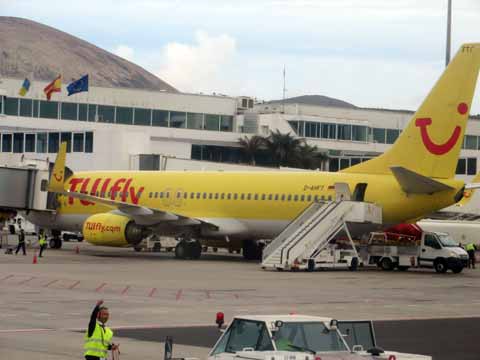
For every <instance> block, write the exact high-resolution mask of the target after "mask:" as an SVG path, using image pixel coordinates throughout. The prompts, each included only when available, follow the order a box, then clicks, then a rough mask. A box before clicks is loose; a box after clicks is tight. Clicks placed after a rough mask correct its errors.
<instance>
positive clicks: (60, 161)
mask: <svg viewBox="0 0 480 360" xmlns="http://www.w3.org/2000/svg"><path fill="white" fill-rule="evenodd" d="M66 154H67V143H66V142H62V143H61V144H60V149H59V150H58V153H57V158H56V159H55V164H54V165H53V171H52V174H51V175H50V181H49V183H48V191H51V192H63V191H64V187H63V183H64V182H65V158H66Z"/></svg>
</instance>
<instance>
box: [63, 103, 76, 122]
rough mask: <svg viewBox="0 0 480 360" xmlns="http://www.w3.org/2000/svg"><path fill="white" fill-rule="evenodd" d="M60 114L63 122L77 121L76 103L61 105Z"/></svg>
mask: <svg viewBox="0 0 480 360" xmlns="http://www.w3.org/2000/svg"><path fill="white" fill-rule="evenodd" d="M61 109H62V114H61V118H62V119H65V120H77V117H78V116H77V111H78V104H77V103H62V107H61Z"/></svg>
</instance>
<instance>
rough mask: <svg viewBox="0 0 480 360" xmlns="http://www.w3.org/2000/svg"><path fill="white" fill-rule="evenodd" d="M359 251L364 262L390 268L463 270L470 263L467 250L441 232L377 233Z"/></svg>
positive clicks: (384, 268)
mask: <svg viewBox="0 0 480 360" xmlns="http://www.w3.org/2000/svg"><path fill="white" fill-rule="evenodd" d="M359 254H360V257H361V259H362V262H363V264H364V265H377V266H378V267H380V268H381V269H383V270H387V271H390V270H393V269H395V268H397V269H398V270H403V271H405V270H408V269H409V268H411V267H416V268H420V267H425V268H433V269H435V271H436V272H438V273H445V272H447V271H448V270H451V271H452V272H454V273H460V272H461V271H462V270H463V268H464V267H466V266H467V265H468V254H467V252H466V251H465V250H464V249H462V248H461V247H460V246H459V244H458V243H457V242H455V241H454V240H453V239H452V238H451V237H450V235H448V234H446V233H440V232H428V231H419V232H418V234H415V235H408V234H403V233H392V232H374V233H371V234H370V237H369V240H368V244H367V246H366V247H365V246H360V249H359Z"/></svg>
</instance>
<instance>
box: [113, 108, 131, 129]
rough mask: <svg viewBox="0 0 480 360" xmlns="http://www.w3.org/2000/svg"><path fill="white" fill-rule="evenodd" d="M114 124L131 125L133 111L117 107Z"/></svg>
mask: <svg viewBox="0 0 480 360" xmlns="http://www.w3.org/2000/svg"><path fill="white" fill-rule="evenodd" d="M116 123H117V124H126V125H131V124H133V109H132V108H129V107H119V106H117V115H116Z"/></svg>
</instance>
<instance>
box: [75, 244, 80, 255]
mask: <svg viewBox="0 0 480 360" xmlns="http://www.w3.org/2000/svg"><path fill="white" fill-rule="evenodd" d="M75 254H80V248H79V247H78V245H77V247H76V248H75Z"/></svg>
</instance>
